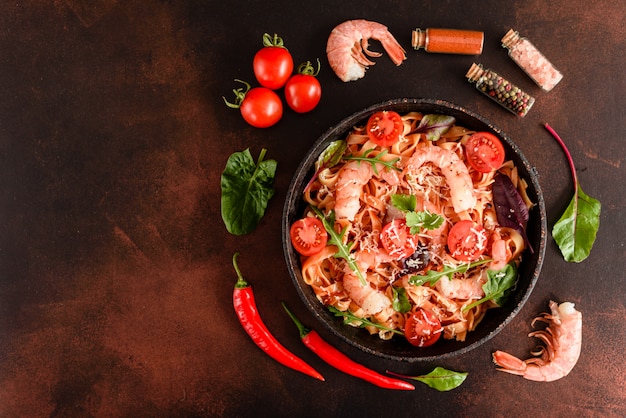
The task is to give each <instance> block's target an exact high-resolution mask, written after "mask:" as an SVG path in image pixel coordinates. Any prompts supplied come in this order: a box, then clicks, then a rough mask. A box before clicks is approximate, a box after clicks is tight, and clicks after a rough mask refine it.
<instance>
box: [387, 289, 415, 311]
mask: <svg viewBox="0 0 626 418" xmlns="http://www.w3.org/2000/svg"><path fill="white" fill-rule="evenodd" d="M391 291H392V294H393V300H392V303H393V309H394V310H395V311H396V312H400V313H407V312H409V311H410V310H411V302H409V297H408V296H407V294H406V289H405V288H404V287H398V288H396V287H393V286H391Z"/></svg>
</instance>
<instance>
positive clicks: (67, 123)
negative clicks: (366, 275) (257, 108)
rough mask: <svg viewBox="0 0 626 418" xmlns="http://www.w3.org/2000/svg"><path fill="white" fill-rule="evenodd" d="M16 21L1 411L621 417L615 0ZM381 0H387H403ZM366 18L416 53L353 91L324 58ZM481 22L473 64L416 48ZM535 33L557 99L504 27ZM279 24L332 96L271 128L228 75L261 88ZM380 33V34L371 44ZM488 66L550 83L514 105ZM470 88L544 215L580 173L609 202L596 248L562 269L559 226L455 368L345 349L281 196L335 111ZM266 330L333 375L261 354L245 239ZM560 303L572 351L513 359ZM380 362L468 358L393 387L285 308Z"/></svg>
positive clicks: (3, 57)
mask: <svg viewBox="0 0 626 418" xmlns="http://www.w3.org/2000/svg"><path fill="white" fill-rule="evenodd" d="M1 3H2V4H1V6H2V7H1V9H2V13H1V14H0V416H1V417H37V416H63V417H66V416H67V417H89V416H129V417H130V416H133V417H139V416H163V417H166V416H167V417H173V416H180V417H183V416H185V417H186V416H228V417H230V416H322V415H331V416H340V415H347V414H349V415H350V416H416V415H417V416H422V415H424V416H426V415H428V416H431V415H432V416H442V415H446V416H451V415H455V416H476V415H478V414H480V415H481V416H502V415H503V414H506V415H512V416H524V415H533V416H536V415H540V414H545V413H548V412H549V413H550V415H551V416H624V415H626V407H625V405H626V380H625V378H624V371H625V370H626V361H625V360H624V354H623V351H624V350H623V346H624V344H626V327H625V325H624V318H625V317H626V307H625V304H624V290H625V288H626V285H625V284H624V283H625V282H624V279H625V273H624V271H626V263H625V261H624V260H625V259H626V257H625V251H624V230H625V228H624V226H625V224H624V219H625V217H626V213H625V206H626V202H625V199H624V186H623V176H624V167H623V164H624V145H623V144H624V138H623V134H624V119H625V118H624V116H625V111H624V109H625V103H626V102H625V100H624V93H625V92H626V85H625V82H624V68H625V67H626V60H625V58H624V48H625V46H626V45H625V39H626V30H625V28H626V24H625V23H626V22H625V18H624V16H625V13H624V12H625V11H626V7H625V6H624V3H623V2H614V1H609V0H604V1H600V0H558V1H553V2H545V1H539V0H530V1H524V2H501V1H496V0H487V1H454V0H449V1H421V2H417V1H397V2H385V3H384V4H383V2H373V1H371V2H369V1H366V2H364V1H342V2H336V1H317V2H306V3H305V2H292V1H281V2H272V1H267V2H252V1H237V2H234V1H213V0H211V1H199V0H196V1H193V0H188V1H177V2H173V1H136V0H131V1H116V0H95V1H87V0H57V1H54V2H51V1H41V0H38V1H31V2H16V1H2V2H1ZM387 3H388V4H387ZM356 18H365V19H370V20H375V21H378V22H381V23H383V24H385V25H387V26H388V27H389V29H390V31H391V32H392V33H393V34H394V35H395V36H396V38H397V39H398V40H399V41H400V43H401V44H402V45H403V46H404V47H405V49H406V50H407V55H408V59H407V60H406V61H405V62H404V64H402V66H400V67H395V66H393V65H392V63H391V62H390V60H389V59H388V57H387V56H384V57H381V58H380V59H377V64H376V65H375V66H374V67H372V68H371V69H370V70H369V71H368V72H367V75H366V77H365V78H364V79H362V80H359V81H356V82H352V83H342V82H340V81H339V80H338V79H337V78H336V77H335V75H334V74H333V73H332V71H331V69H330V67H329V66H328V63H327V61H326V58H325V44H326V39H327V37H328V34H329V33H330V31H331V30H332V28H333V27H334V26H335V25H337V24H339V23H340V22H342V21H344V20H348V19H356ZM416 27H421V28H427V27H451V28H459V29H472V30H481V31H484V32H485V46H484V52H483V54H482V55H481V56H479V57H467V56H449V55H437V54H428V53H426V52H424V51H419V52H417V51H414V50H412V49H411V45H410V35H411V31H412V30H413V29H414V28H416ZM510 28H514V29H516V30H518V31H520V33H521V34H522V35H525V36H527V37H528V38H529V39H530V40H531V41H532V42H533V43H535V45H537V46H538V47H539V49H540V50H541V51H543V52H544V53H545V54H546V55H547V56H548V58H549V59H550V60H551V61H552V62H553V63H554V64H555V66H556V67H557V68H558V69H560V70H561V71H562V72H563V74H564V79H563V81H562V82H561V83H560V84H559V85H558V86H557V87H556V88H555V89H554V90H553V91H552V92H550V93H544V92H542V91H541V90H540V89H539V88H538V87H537V86H535V85H534V84H533V83H532V82H531V81H530V79H528V78H527V77H526V76H525V75H524V74H523V73H522V71H521V70H520V69H519V68H518V67H517V66H516V65H515V64H514V63H513V62H512V61H511V60H510V59H509V58H508V57H507V54H506V51H505V50H504V49H503V48H502V47H501V46H500V38H501V37H502V36H503V34H504V33H506V31H507V30H508V29H510ZM264 32H269V33H278V34H279V35H281V36H282V37H283V38H284V40H285V43H286V45H287V46H288V47H289V49H290V51H291V53H292V54H293V56H294V60H295V61H296V63H299V62H302V61H306V60H315V59H316V58H318V57H319V58H320V59H321V61H322V65H323V66H322V70H321V73H320V75H319V80H320V82H321V83H322V87H323V97H322V101H321V103H320V105H319V107H318V108H317V109H316V110H314V111H313V112H311V113H310V114H306V115H297V114H295V113H293V112H290V111H288V110H287V111H286V112H285V116H284V118H283V120H282V121H281V122H280V123H279V124H278V125H276V126H275V127H272V128H270V129H266V130H259V129H254V128H251V127H249V126H247V125H246V124H245V123H244V122H243V120H242V119H241V117H240V115H239V114H238V112H237V111H235V110H232V109H228V108H227V107H226V106H225V105H224V103H223V101H222V96H223V95H226V96H227V97H229V96H230V94H231V91H232V89H233V88H234V87H236V84H235V83H234V82H233V79H235V78H241V79H244V80H248V81H253V74H252V69H251V62H252V57H253V55H254V53H255V52H256V50H258V49H259V48H260V46H261V37H262V35H263V33H264ZM372 45H373V49H380V45H379V44H378V43H376V42H372ZM474 61H476V62H480V63H483V64H484V65H485V66H486V67H490V68H493V69H495V70H496V71H498V72H500V73H501V74H502V75H505V76H506V77H507V78H509V79H510V80H511V81H513V82H514V83H515V84H518V85H519V86H520V87H522V88H524V89H525V90H526V91H527V92H529V93H530V94H531V95H534V96H535V97H536V99H537V102H536V104H535V106H534V108H533V109H532V110H531V111H530V113H529V114H528V116H527V117H525V118H524V119H520V118H518V117H516V116H514V115H512V114H509V113H508V112H506V111H505V110H503V109H502V108H500V107H498V106H497V105H496V104H495V103H493V102H491V101H490V100H488V99H487V98H485V97H483V96H482V95H480V94H479V93H478V92H477V91H476V90H474V89H473V87H472V86H471V85H470V84H469V83H468V82H467V81H466V80H465V78H464V74H465V72H466V71H467V69H468V68H469V66H470V65H471V63H472V62H474ZM396 97H429V98H438V99H444V100H448V101H452V102H455V103H457V104H460V105H463V106H466V107H467V108H469V109H471V110H473V111H476V112H478V113H480V114H482V115H483V116H485V117H486V118H487V119H489V120H490V121H491V122H493V123H495V124H496V125H498V126H499V127H501V128H503V129H504V131H505V132H507V133H508V134H509V135H510V136H511V137H512V138H513V139H514V141H515V142H516V143H517V144H518V145H519V147H520V148H521V149H522V151H523V152H524V153H525V154H526V156H527V157H528V159H529V160H530V161H531V162H532V164H534V165H535V167H536V169H537V172H538V173H539V176H540V177H539V181H540V184H541V186H542V188H543V191H544V194H545V200H546V207H547V211H548V217H549V219H548V225H549V226H550V227H551V226H552V225H553V224H554V222H555V221H556V220H557V219H558V218H559V216H560V215H561V213H562V212H563V210H564V209H565V207H566V205H567V203H568V202H569V200H570V198H571V196H572V193H573V185H572V181H571V177H570V172H569V168H568V166H567V161H566V159H565V156H564V154H563V153H562V151H561V149H560V148H559V146H558V144H557V143H556V142H555V141H554V140H553V139H552V137H551V136H550V135H549V134H548V133H547V132H546V131H545V129H544V128H543V126H542V125H543V123H545V122H549V123H550V124H551V125H552V126H553V127H554V128H555V129H557V131H558V132H559V133H560V134H561V136H562V137H563V138H564V139H565V141H566V142H567V144H568V146H569V147H570V149H571V152H572V154H573V158H574V160H575V162H576V164H577V168H578V176H579V179H580V182H581V184H582V187H583V189H584V190H585V192H586V193H587V194H589V195H591V196H593V197H595V198H597V199H599V200H600V201H601V202H602V205H603V207H602V216H601V227H600V231H599V234H598V238H597V241H596V244H595V247H594V249H593V251H592V253H591V256H590V257H589V258H588V259H587V260H585V261H584V262H583V263H580V264H570V263H566V262H565V261H564V260H563V258H562V257H561V254H560V253H559V250H558V248H557V247H556V245H555V244H554V241H553V240H552V239H550V240H549V244H548V249H547V252H546V258H545V263H544V268H543V272H542V274H541V277H540V279H539V282H538V284H537V286H536V288H535V290H534V292H533V294H532V296H531V297H530V299H529V301H528V303H527V304H526V305H525V307H524V308H523V309H522V311H521V313H520V314H519V316H518V317H517V318H516V319H515V320H514V321H513V322H512V323H511V324H510V325H509V326H508V327H507V328H506V329H505V330H504V331H502V332H501V333H500V334H499V335H498V336H496V337H495V338H493V339H492V340H490V341H489V342H488V343H486V344H485V345H484V346H482V347H480V348H478V349H476V350H474V351H472V352H470V353H469V354H466V355H464V356H461V357H455V358H453V359H449V360H446V361H445V362H442V363H439V364H418V365H410V364H404V363H393V362H391V361H381V360H379V359H377V358H375V357H372V356H370V355H367V354H365V353H361V352H359V351H358V350H356V349H355V348H353V347H351V346H349V345H347V344H346V343H344V342H342V341H339V340H338V339H337V338H335V337H334V336H333V335H331V334H329V333H328V332H327V331H326V330H324V329H322V328H321V327H320V326H318V325H319V324H317V323H315V322H314V319H313V317H312V316H311V315H310V314H309V313H308V312H307V311H306V308H305V307H304V305H303V304H302V303H301V301H300V300H299V298H298V295H297V293H296V291H295V289H294V287H293V286H292V284H291V280H290V278H289V275H288V273H287V270H286V266H285V262H284V259H283V254H282V247H281V241H280V240H281V232H280V217H281V211H282V206H283V203H284V197H285V193H286V189H287V187H288V184H289V182H290V179H291V177H292V175H293V173H294V171H295V169H296V167H297V165H298V163H299V161H300V160H301V158H302V157H303V156H304V154H305V152H306V151H307V149H308V148H309V147H310V145H311V144H312V143H313V142H314V141H315V139H316V138H317V137H318V136H319V135H321V134H322V133H323V132H325V131H326V129H328V128H329V127H330V126H331V125H334V124H336V123H337V122H338V121H339V120H341V119H342V118H343V117H345V116H347V115H349V114H351V113H353V112H354V111H357V110H359V109H361V108H364V107H366V106H369V105H371V104H373V103H377V102H380V101H382V100H385V99H389V98H396ZM248 147H249V148H250V149H251V151H252V153H253V155H255V156H257V155H258V153H259V151H260V149H261V148H263V147H265V148H267V149H268V154H267V157H268V158H274V159H276V160H277V161H278V173H277V178H276V189H277V193H276V196H275V197H274V198H273V199H272V201H271V202H270V205H269V207H268V210H267V214H266V215H265V217H264V218H263V220H262V222H261V224H260V225H259V227H258V228H257V230H256V231H254V232H253V233H252V234H250V235H248V236H244V237H235V236H231V235H229V234H228V233H227V232H226V230H225V228H224V225H223V223H222V221H221V217H220V188H219V179H220V174H221V171H222V170H223V168H224V164H225V162H226V159H227V157H228V156H229V155H230V154H231V153H232V152H235V151H241V150H243V149H245V148H248ZM235 251H240V252H241V257H240V266H241V268H242V270H243V272H244V274H245V275H246V276H247V277H248V279H249V280H250V281H251V282H252V284H253V286H254V288H255V291H256V294H257V301H258V305H259V309H260V311H261V314H262V315H263V317H264V319H265V322H266V324H267V325H268V327H269V328H270V329H271V330H272V331H273V332H274V333H275V335H276V336H277V337H278V338H279V339H280V340H281V342H283V343H284V344H285V346H287V347H288V348H289V349H291V350H293V351H294V352H295V353H296V354H297V355H299V356H301V357H302V358H304V359H305V360H307V361H308V362H309V363H311V364H313V365H314V366H315V367H316V368H317V369H318V370H320V371H321V372H322V374H323V375H324V376H325V377H326V382H324V383H322V382H318V381H315V380H313V379H311V378H309V377H306V376H304V375H302V374H299V373H297V372H295V371H292V370H290V369H287V368H285V367H283V366H281V365H279V364H278V363H276V362H274V361H273V360H271V359H270V358H268V357H266V356H265V355H264V354H263V353H262V352H261V351H260V350H259V349H258V348H257V347H256V346H254V344H253V343H252V342H251V341H250V339H249V337H248V336H247V335H246V334H245V333H244V332H243V330H242V328H241V327H240V325H239V323H238V322H237V319H236V317H235V315H234V312H233V309H232V305H231V297H232V296H231V295H232V288H233V285H234V283H235V274H234V271H233V269H232V266H231V256H232V254H233V252H235ZM550 299H555V300H557V301H571V302H574V303H575V304H576V307H577V308H578V309H579V310H580V311H582V313H583V318H584V325H583V334H584V337H583V346H582V354H581V357H580V360H579V362H578V365H577V366H576V368H575V369H574V370H573V371H572V373H571V374H570V375H569V376H567V377H566V378H564V379H562V380H559V381H557V382H554V383H534V382H529V381H526V380H524V379H521V378H519V377H516V376H511V375H507V374H504V373H498V372H496V370H495V367H494V365H493V364H492V362H491V352H493V351H494V350H495V349H506V350H509V351H511V352H513V353H514V354H516V355H520V356H523V355H525V354H526V352H527V350H528V349H529V348H531V347H532V346H533V344H534V341H533V340H532V339H529V338H527V337H526V334H527V333H528V332H529V330H530V328H529V322H530V320H531V319H532V318H533V317H534V316H535V315H536V314H537V313H539V312H541V311H543V310H545V309H546V308H547V302H548V301H549V300H550ZM281 301H287V303H288V304H289V305H290V306H291V307H292V309H293V310H294V311H295V312H296V314H297V315H298V316H300V317H301V319H302V320H303V321H304V322H305V323H307V324H308V325H311V326H316V327H317V328H318V330H319V331H320V333H322V335H323V336H324V337H325V338H327V339H328V340H329V341H330V342H332V343H333V344H334V345H335V346H337V347H338V348H339V349H341V350H342V351H343V352H345V353H346V354H348V355H349V356H350V357H352V358H354V359H355V360H358V361H360V362H362V363H364V364H366V365H368V366H370V367H372V368H374V369H376V370H379V371H384V370H385V369H392V370H395V371H398V372H404V373H409V374H420V373H426V372H428V371H430V370H431V369H432V368H434V367H435V366H437V365H441V366H445V367H447V368H451V369H455V370H459V371H467V372H469V377H468V378H467V380H466V382H465V383H464V384H463V385H462V386H461V387H460V388H458V389H455V390H453V391H451V392H447V393H439V392H436V391H434V390H432V389H429V388H428V387H426V386H424V385H421V384H420V383H416V385H417V389H416V391H415V392H411V393H407V392H402V393H398V392H392V391H385V390H383V389H379V388H377V387H374V386H372V385H370V384H368V383H365V382H362V381H360V380H357V379H354V378H352V377H350V376H347V375H344V374H342V373H341V372H339V371H336V370H334V369H332V368H331V367H330V366H328V365H326V364H325V363H323V362H322V361H321V360H320V359H318V358H317V357H316V356H315V355H314V354H312V353H311V352H309V351H308V350H307V349H306V348H305V347H304V346H303V345H302V344H301V342H300V341H299V340H298V337H297V333H296V330H295V328H294V326H293V324H292V323H291V320H290V319H289V318H288V317H287V316H286V315H285V314H284V312H283V311H282V308H280V302H281Z"/></svg>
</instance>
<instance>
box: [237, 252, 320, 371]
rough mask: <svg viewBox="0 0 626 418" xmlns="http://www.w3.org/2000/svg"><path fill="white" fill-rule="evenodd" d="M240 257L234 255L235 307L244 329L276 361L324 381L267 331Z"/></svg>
mask: <svg viewBox="0 0 626 418" xmlns="http://www.w3.org/2000/svg"><path fill="white" fill-rule="evenodd" d="M238 255H239V253H235V254H234V255H233V267H234V268H235V272H236V273H237V282H236V283H235V289H234V290H233V307H234V308H235V313H236V314H237V318H239V322H240V323H241V325H242V326H243V329H244V330H245V331H246V333H248V335H249V336H250V338H252V341H254V343H255V344H256V345H257V346H258V347H259V348H260V349H261V350H263V351H264V352H265V353H266V354H267V355H269V356H270V357H271V358H273V359H274V360H276V361H278V362H279V363H281V364H283V365H284V366H287V367H289V368H291V369H294V370H296V371H299V372H301V373H304V374H306V375H309V376H311V377H314V378H316V379H318V380H322V381H323V380H324V377H323V376H322V375H321V374H319V373H318V372H317V371H316V370H315V369H314V368H313V367H311V366H309V365H308V364H307V363H305V362H304V360H302V359H300V358H299V357H297V356H296V355H295V354H293V353H292V352H290V351H289V350H287V349H286V348H285V347H284V346H283V345H282V344H281V343H280V342H278V340H277V339H276V338H275V337H274V336H273V335H272V334H271V333H270V331H269V330H268V329H267V327H266V326H265V324H264V323H263V320H262V319H261V316H260V314H259V311H258V309H257V306H256V302H255V299H254V292H253V291H252V287H251V286H250V285H249V284H248V282H247V281H246V280H245V279H244V277H243V275H242V274H241V271H240V270H239V266H238V265H237V256H238Z"/></svg>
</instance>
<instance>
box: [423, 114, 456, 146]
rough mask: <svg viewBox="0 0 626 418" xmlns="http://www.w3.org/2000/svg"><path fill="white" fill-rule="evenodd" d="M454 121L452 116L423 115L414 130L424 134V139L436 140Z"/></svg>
mask: <svg viewBox="0 0 626 418" xmlns="http://www.w3.org/2000/svg"><path fill="white" fill-rule="evenodd" d="M454 122H455V119H454V117H452V116H446V115H424V117H423V118H422V120H421V121H420V124H419V125H418V126H417V129H416V130H415V132H416V133H424V134H426V139H427V140H429V141H436V140H438V139H439V138H440V137H441V135H443V134H445V133H446V132H448V129H450V128H451V127H452V125H454Z"/></svg>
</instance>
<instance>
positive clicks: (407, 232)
mask: <svg viewBox="0 0 626 418" xmlns="http://www.w3.org/2000/svg"><path fill="white" fill-rule="evenodd" d="M380 243H381V244H382V246H383V248H384V249H385V251H387V254H389V255H390V256H392V257H394V258H395V259H397V260H399V259H401V258H405V257H408V256H410V255H412V254H413V253H414V252H415V250H416V249H417V246H418V240H417V237H416V236H415V235H412V234H411V228H409V227H408V226H407V225H406V221H405V220H404V219H399V218H398V219H394V220H393V221H391V222H389V223H388V224H386V225H385V226H383V228H382V230H381V231H380Z"/></svg>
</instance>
